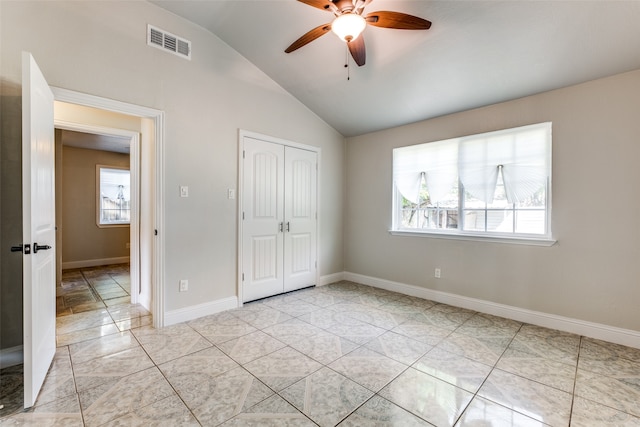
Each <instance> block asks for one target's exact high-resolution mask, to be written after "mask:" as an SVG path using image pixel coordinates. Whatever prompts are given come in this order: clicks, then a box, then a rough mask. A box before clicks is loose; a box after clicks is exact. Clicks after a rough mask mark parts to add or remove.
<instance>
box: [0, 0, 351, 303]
mask: <svg viewBox="0 0 640 427" xmlns="http://www.w3.org/2000/svg"><path fill="white" fill-rule="evenodd" d="M148 23H150V24H153V25H156V26H158V27H160V28H163V29H165V30H167V31H169V32H171V33H173V34H176V35H179V36H181V37H184V38H186V39H189V40H191V41H192V43H193V44H192V47H193V54H192V60H191V61H187V60H184V59H182V58H179V57H177V56H175V55H171V54H168V53H165V52H163V51H161V50H159V49H156V48H153V47H149V46H147V45H146V39H145V35H146V28H147V24H148ZM23 50H24V51H29V52H31V53H32V54H33V56H34V58H35V59H36V61H37V62H38V64H39V66H40V68H41V69H42V71H43V73H44V75H45V77H46V78H47V80H48V82H49V84H51V85H53V86H57V87H62V88H67V89H71V90H75V91H78V92H83V93H88V94H92V95H97V96H101V97H105V98H109V99H115V100H119V101H123V102H127V103H132V104H136V105H142V106H146V107H150V108H155V109H158V110H162V111H164V112H165V126H166V127H165V135H164V138H165V139H164V141H165V146H164V156H165V161H166V164H165V171H166V173H165V176H164V177H163V180H164V185H165V189H166V192H165V194H164V197H165V206H166V211H165V216H164V218H165V227H164V229H163V230H159V232H160V233H163V236H164V238H165V247H166V253H165V260H166V262H165V265H163V266H162V268H163V269H164V272H165V277H164V279H165V285H166V290H165V295H164V297H165V298H164V301H165V307H166V309H167V310H178V309H182V308H188V307H191V306H196V305H200V304H204V303H208V302H213V301H217V300H220V299H222V298H227V297H230V296H233V295H236V294H237V290H236V286H237V285H236V284H237V281H236V280H237V263H236V262H237V260H236V257H237V256H236V255H237V246H236V239H237V231H236V230H237V224H236V219H237V199H236V200H229V199H227V189H229V188H234V189H235V188H237V182H238V167H237V165H238V158H237V150H238V149H237V147H238V130H239V129H245V130H248V131H252V132H258V133H262V134H266V135H270V136H274V137H278V138H282V139H287V140H290V141H295V142H298V143H301V144H307V145H312V146H315V147H319V148H320V149H321V151H322V152H321V162H322V163H321V169H320V173H319V176H320V212H319V226H320V230H321V234H320V236H319V240H320V242H319V245H320V255H319V260H318V264H319V268H320V274H321V275H328V274H332V273H338V272H341V271H343V251H342V249H343V246H342V235H343V233H342V231H343V226H342V212H343V194H344V188H343V185H344V162H343V161H344V138H343V137H342V136H341V135H340V134H339V133H338V132H336V131H335V130H334V129H333V128H331V127H330V126H328V125H327V124H326V123H324V122H323V121H322V120H321V119H319V118H318V117H317V116H316V115H315V114H314V113H312V112H311V111H309V110H308V109H307V108H306V107H305V106H304V105H303V104H301V103H300V102H299V101H298V100H297V99H295V98H294V97H293V96H291V95H290V94H289V93H287V92H286V91H285V90H284V89H282V88H281V87H280V86H278V85H277V84H276V83H275V82H273V81H272V80H271V79H269V78H268V77H267V76H266V75H265V74H264V73H263V72H261V71H260V70H258V69H257V68H256V67H255V66H254V65H253V64H251V63H250V62H248V61H247V60H246V59H245V58H244V57H242V56H241V55H240V54H238V53H237V52H236V51H234V50H233V49H232V48H231V47H229V46H228V45H227V44H225V43H224V42H222V41H221V40H220V39H218V38H217V37H216V36H214V35H212V34H211V33H209V32H208V31H206V30H204V29H203V28H201V27H199V26H197V25H195V24H192V23H190V22H187V21H186V20H183V19H181V18H178V17H176V16H175V15H173V14H171V13H169V12H167V11H165V10H163V9H161V8H159V7H157V6H155V5H153V4H150V3H148V2H141V1H119V2H110V1H90V2H77V1H42V2H39V1H28V2H23V1H15V2H14V1H0V55H1V56H0V77H1V79H2V81H8V82H19V81H20V55H21V53H20V52H21V51H23ZM143 143H144V142H143ZM180 185H188V186H189V197H188V198H180V197H179V191H178V188H179V186H180ZM142 214H145V213H144V212H143V213H142ZM180 279H188V280H189V292H178V282H179V280H180Z"/></svg>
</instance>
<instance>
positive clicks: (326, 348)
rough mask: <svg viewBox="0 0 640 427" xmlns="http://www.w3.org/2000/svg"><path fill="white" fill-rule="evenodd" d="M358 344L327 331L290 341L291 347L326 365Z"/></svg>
mask: <svg viewBox="0 0 640 427" xmlns="http://www.w3.org/2000/svg"><path fill="white" fill-rule="evenodd" d="M358 346H359V344H356V343H354V342H352V341H349V340H348V339H346V338H342V337H339V336H337V335H333V334H331V333H329V332H325V331H322V332H319V333H317V334H315V335H313V336H310V337H307V338H301V339H299V340H298V341H294V342H292V343H291V347H292V348H294V349H296V350H298V351H299V352H300V353H302V354H304V355H306V356H309V357H310V358H312V359H313V360H316V361H318V362H320V363H322V364H323V365H328V364H329V363H331V362H333V361H334V360H336V359H339V358H340V357H342V356H344V355H345V354H347V353H349V352H351V351H353V350H355V349H356V348H358Z"/></svg>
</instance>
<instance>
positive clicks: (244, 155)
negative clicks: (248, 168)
mask: <svg viewBox="0 0 640 427" xmlns="http://www.w3.org/2000/svg"><path fill="white" fill-rule="evenodd" d="M246 153H247V152H246V151H244V150H242V158H243V159H244V158H245V157H246Z"/></svg>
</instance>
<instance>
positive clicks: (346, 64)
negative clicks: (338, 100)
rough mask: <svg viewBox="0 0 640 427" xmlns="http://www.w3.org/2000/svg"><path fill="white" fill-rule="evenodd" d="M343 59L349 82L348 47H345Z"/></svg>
mask: <svg viewBox="0 0 640 427" xmlns="http://www.w3.org/2000/svg"><path fill="white" fill-rule="evenodd" d="M345 46H346V50H345V53H346V54H345V57H344V68H346V69H347V81H349V80H351V67H350V66H349V46H347V45H346V43H345Z"/></svg>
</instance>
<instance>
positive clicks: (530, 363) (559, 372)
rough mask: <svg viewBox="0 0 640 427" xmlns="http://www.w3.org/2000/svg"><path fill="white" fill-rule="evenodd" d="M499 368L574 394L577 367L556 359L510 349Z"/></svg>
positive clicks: (504, 355) (524, 350)
mask: <svg viewBox="0 0 640 427" xmlns="http://www.w3.org/2000/svg"><path fill="white" fill-rule="evenodd" d="M496 367H497V368H499V369H501V370H503V371H507V372H511V373H512V374H516V375H519V376H521V377H524V378H527V379H530V380H533V381H537V382H539V383H542V384H545V385H548V386H551V387H554V388H557V389H560V390H562V391H566V392H568V393H573V386H574V384H575V379H576V367H575V365H568V364H566V363H563V362H559V361H557V360H554V359H547V358H544V357H539V356H538V355H537V354H535V353H532V352H530V351H527V350H526V347H525V348H523V350H516V349H514V348H512V347H509V348H508V349H507V351H505V352H504V354H503V355H502V357H501V358H500V360H499V361H498V364H497V365H496Z"/></svg>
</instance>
